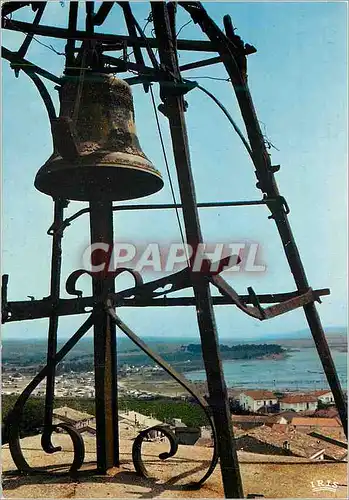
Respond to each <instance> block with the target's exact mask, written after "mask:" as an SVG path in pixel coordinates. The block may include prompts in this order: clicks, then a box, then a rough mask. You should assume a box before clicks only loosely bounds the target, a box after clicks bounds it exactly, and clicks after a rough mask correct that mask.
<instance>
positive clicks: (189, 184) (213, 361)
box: [151, 2, 243, 498]
mask: <svg viewBox="0 0 349 500" xmlns="http://www.w3.org/2000/svg"><path fill="white" fill-rule="evenodd" d="M151 6H152V13H153V22H154V29H155V35H156V38H157V40H158V43H159V56H160V62H161V63H162V64H163V65H164V66H165V67H166V68H167V69H168V72H169V73H168V79H169V81H174V80H177V81H178V80H179V81H180V74H179V68H178V59H177V54H176V52H175V40H174V39H173V37H172V30H171V26H170V21H169V17H168V12H167V6H166V4H165V3H163V2H153V3H152V4H151ZM178 48H179V45H178ZM160 96H161V99H162V101H163V102H164V112H165V114H166V115H167V117H168V120H169V125H170V133H171V138H172V147H173V153H174V157H175V164H176V169H177V176H178V182H179V188H180V195H181V200H182V205H183V217H184V223H185V229H186V236H187V241H188V243H189V244H190V245H191V246H192V248H197V247H198V245H199V243H200V242H202V234H201V228H200V222H199V215H198V210H197V206H196V200H195V189H194V181H193V177H192V172H191V166H190V155H189V145H188V138H187V132H186V124H185V119H184V109H185V107H184V99H183V96H181V95H173V94H171V92H170V91H169V90H168V88H167V91H166V87H165V86H164V85H163V84H162V83H160ZM192 285H193V289H194V294H195V298H196V301H197V319H198V325H199V330H200V336H201V344H202V353H203V358H204V363H205V370H206V375H207V382H208V389H209V395H210V406H211V409H212V415H213V420H214V424H215V428H216V431H217V435H218V453H219V457H220V466H221V472H222V479H223V487H224V493H225V496H226V497H227V498H243V490H242V481H241V476H240V471H239V464H238V458H237V452H236V448H235V444H234V442H233V433H232V424H231V417H230V409H229V402H228V394H227V389H226V384H225V381H224V376H223V370H222V362H221V359H220V353H219V344H218V336H217V330H216V324H215V319H214V312H213V306H212V299H211V295H210V289H209V284H208V282H207V281H206V280H205V279H204V278H203V277H202V276H200V275H198V276H197V277H196V279H193V283H192Z"/></svg>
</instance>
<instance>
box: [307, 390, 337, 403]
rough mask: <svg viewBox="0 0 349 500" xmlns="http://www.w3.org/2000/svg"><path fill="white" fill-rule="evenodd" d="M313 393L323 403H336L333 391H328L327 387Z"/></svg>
mask: <svg viewBox="0 0 349 500" xmlns="http://www.w3.org/2000/svg"><path fill="white" fill-rule="evenodd" d="M312 395H313V396H315V397H316V398H317V399H318V401H321V403H325V404H334V398H333V394H332V392H331V391H328V390H326V389H324V390H322V391H314V392H312Z"/></svg>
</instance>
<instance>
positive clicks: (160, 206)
mask: <svg viewBox="0 0 349 500" xmlns="http://www.w3.org/2000/svg"><path fill="white" fill-rule="evenodd" d="M266 204H267V201H266V200H250V201H219V202H206V203H205V202H204V203H197V204H196V206H197V207H198V208H219V207H243V206H253V205H266ZM174 208H180V209H182V208H183V207H182V205H179V204H174V203H159V204H156V205H153V204H149V205H146V204H141V205H139V204H137V205H115V206H113V211H114V212H118V211H127V210H169V209H174ZM89 212H90V209H89V208H82V209H81V210H79V211H78V212H76V213H75V214H74V215H71V216H70V217H67V218H66V219H65V220H64V221H63V227H64V228H65V227H67V226H69V225H70V224H71V222H73V221H74V220H76V219H78V218H79V217H80V216H81V215H84V214H87V213H89Z"/></svg>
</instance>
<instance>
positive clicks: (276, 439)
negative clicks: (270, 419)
mask: <svg viewBox="0 0 349 500" xmlns="http://www.w3.org/2000/svg"><path fill="white" fill-rule="evenodd" d="M285 427H288V426H285ZM245 435H248V436H252V437H254V438H256V439H258V440H259V441H261V442H264V443H268V444H271V445H273V446H277V447H279V448H283V447H284V443H285V441H288V444H289V450H290V452H291V453H292V454H294V455H296V456H298V457H304V458H308V459H311V458H313V457H314V458H315V457H316V456H317V455H318V454H320V453H321V451H324V452H325V453H326V455H327V456H329V457H331V458H334V459H336V460H341V459H342V458H343V456H344V455H345V450H344V449H343V448H341V447H339V446H336V445H333V444H330V443H327V442H326V441H323V440H320V439H316V438H314V437H311V436H308V435H307V434H302V433H300V432H297V431H296V430H292V429H285V431H281V432H280V431H279V430H276V429H274V426H273V428H271V427H268V426H262V427H256V428H255V429H252V430H251V431H248V432H246V433H245Z"/></svg>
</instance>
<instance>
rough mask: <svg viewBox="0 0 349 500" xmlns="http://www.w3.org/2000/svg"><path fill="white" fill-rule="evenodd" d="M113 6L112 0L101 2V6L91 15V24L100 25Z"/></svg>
mask: <svg viewBox="0 0 349 500" xmlns="http://www.w3.org/2000/svg"><path fill="white" fill-rule="evenodd" d="M113 6H114V2H102V4H101V6H100V7H99V9H98V10H97V12H95V14H94V16H93V24H94V25H95V26H101V25H102V24H103V23H104V21H105V20H106V18H107V16H108V14H109V12H110V11H111V9H112V8H113Z"/></svg>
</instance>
